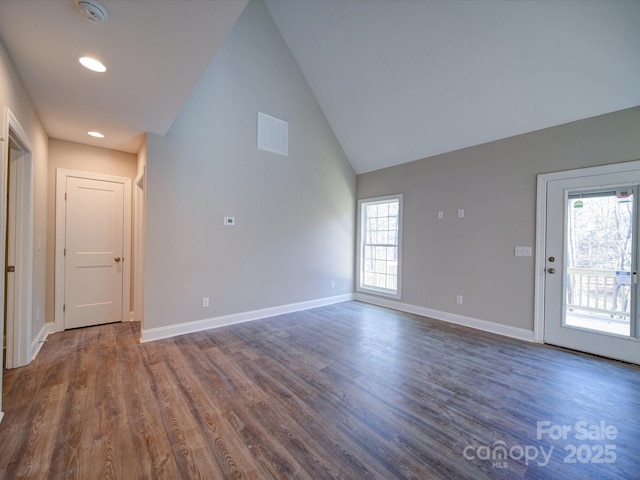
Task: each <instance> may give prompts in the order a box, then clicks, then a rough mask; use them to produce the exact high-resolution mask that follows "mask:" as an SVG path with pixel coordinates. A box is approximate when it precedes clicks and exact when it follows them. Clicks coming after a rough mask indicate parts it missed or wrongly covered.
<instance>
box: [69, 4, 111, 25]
mask: <svg viewBox="0 0 640 480" xmlns="http://www.w3.org/2000/svg"><path fill="white" fill-rule="evenodd" d="M73 3H75V4H76V8H77V9H78V11H79V12H80V14H81V15H82V16H83V17H84V18H86V19H87V20H89V21H90V22H93V23H100V22H104V21H105V20H106V19H107V17H108V16H109V14H108V13H107V9H106V8H104V7H103V6H102V5H100V4H99V3H98V2H97V1H96V0H73Z"/></svg>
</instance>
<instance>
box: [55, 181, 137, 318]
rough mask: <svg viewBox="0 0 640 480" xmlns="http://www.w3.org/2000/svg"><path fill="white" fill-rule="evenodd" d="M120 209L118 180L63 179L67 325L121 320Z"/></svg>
mask: <svg viewBox="0 0 640 480" xmlns="http://www.w3.org/2000/svg"><path fill="white" fill-rule="evenodd" d="M124 207H125V192H124V186H123V184H122V183H120V182H110V181H104V180H95V179H89V178H79V177H72V176H69V177H67V179H66V233H65V239H66V242H65V249H66V252H65V286H64V291H65V299H64V328H65V329H69V328H77V327H86V326H90V325H100V324H103V323H111V322H119V321H122V320H123V317H122V311H123V287H124V283H123V262H124V261H125V260H126V259H125V258H124V254H123V252H124V251H125V250H124V230H125V229H124V221H125V210H124Z"/></svg>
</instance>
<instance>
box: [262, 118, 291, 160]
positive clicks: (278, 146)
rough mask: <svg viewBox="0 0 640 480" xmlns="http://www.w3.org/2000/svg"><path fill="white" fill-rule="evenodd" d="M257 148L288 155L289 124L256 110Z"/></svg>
mask: <svg viewBox="0 0 640 480" xmlns="http://www.w3.org/2000/svg"><path fill="white" fill-rule="evenodd" d="M258 148H259V149H260V150H266V151H267V152H273V153H278V154H280V155H284V156H288V155H289V124H288V123H287V122H285V121H284V120H280V119H278V118H275V117H272V116H270V115H266V114H264V113H262V112H258Z"/></svg>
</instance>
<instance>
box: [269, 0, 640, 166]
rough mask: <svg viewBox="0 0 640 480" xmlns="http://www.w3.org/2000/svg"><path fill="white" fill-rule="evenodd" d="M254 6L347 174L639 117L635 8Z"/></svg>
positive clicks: (326, 0) (639, 8)
mask: <svg viewBox="0 0 640 480" xmlns="http://www.w3.org/2000/svg"><path fill="white" fill-rule="evenodd" d="M266 3H267V6H268V8H269V11H270V12H271V15H272V17H273V18H274V20H275V22H276V24H277V25H278V28H279V29H280V32H281V33H282V36H283V37H284V39H285V41H286V42H287V44H288V46H289V48H290V50H291V51H292V53H293V55H294V57H295V58H296V60H297V62H298V64H299V65H300V68H301V69H302V72H303V73H304V75H305V77H306V78H307V81H308V83H309V85H310V86H311V89H312V90H313V92H314V94H315V96H316V98H317V100H318V102H319V104H320V106H321V107H322V109H323V110H324V113H325V115H326V117H327V119H328V121H329V123H330V124H331V126H332V127H333V129H334V132H335V134H336V136H337V137H338V140H339V141H340V143H341V144H342V147H343V149H344V151H345V153H346V154H347V157H348V158H349V160H350V161H351V164H352V165H353V167H354V169H355V170H356V172H357V173H363V172H368V171H371V170H376V169H379V168H383V167H386V166H390V165H394V164H399V163H404V162H408V161H412V160H417V159H421V158H424V157H428V156H432V155H436V154H440V153H444V152H450V151H453V150H458V149H461V148H465V147H470V146H473V145H478V144H481V143H485V142H489V141H493V140H497V139H501V138H506V137H510V136H513V135H518V134H522V133H526V132H531V131H534V130H539V129H542V128H546V127H550V126H554V125H559V124H562V123H566V122H571V121H575V120H579V119H583V118H587V117H592V116H596V115H600V114H604V113H609V112H613V111H616V110H621V109H624V108H629V107H634V106H637V105H640V1H637V0H632V1H617V0H605V1H591V0H589V1H581V0H577V1H576V0H569V1H558V0H556V1H524V0H519V1H502V0H500V1H485V0H471V1H460V0H459V1H426V0H425V1H415V0H414V1H403V0H399V1H375V2H374V1H331V0H319V1H317V0H306V1H297V2H296V1H289V0H284V1H283V0H267V1H266ZM639 134H640V133H639Z"/></svg>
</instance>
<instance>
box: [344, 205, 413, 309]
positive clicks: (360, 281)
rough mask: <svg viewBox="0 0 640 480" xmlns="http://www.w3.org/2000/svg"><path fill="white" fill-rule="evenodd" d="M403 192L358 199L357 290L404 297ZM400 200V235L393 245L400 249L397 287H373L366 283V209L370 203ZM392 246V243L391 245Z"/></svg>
mask: <svg viewBox="0 0 640 480" xmlns="http://www.w3.org/2000/svg"><path fill="white" fill-rule="evenodd" d="M403 197H404V196H403V194H402V193H397V194H393V195H384V196H381V197H371V198H362V199H360V200H358V258H357V259H358V265H357V269H358V270H357V272H356V273H357V274H356V291H357V292H362V293H369V294H374V295H380V296H384V297H389V298H396V299H400V298H401V297H402V289H401V287H402V282H401V279H402V217H403V201H404V198H403ZM391 201H398V236H397V239H398V240H397V245H393V246H395V247H396V248H397V249H398V275H397V283H396V285H397V288H396V290H395V291H393V290H391V289H387V288H381V287H372V286H369V285H365V284H364V250H365V249H364V247H365V240H366V232H365V228H366V224H365V222H366V219H367V218H366V214H365V209H366V207H367V206H368V205H372V204H380V203H388V202H391ZM389 246H391V245H389Z"/></svg>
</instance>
